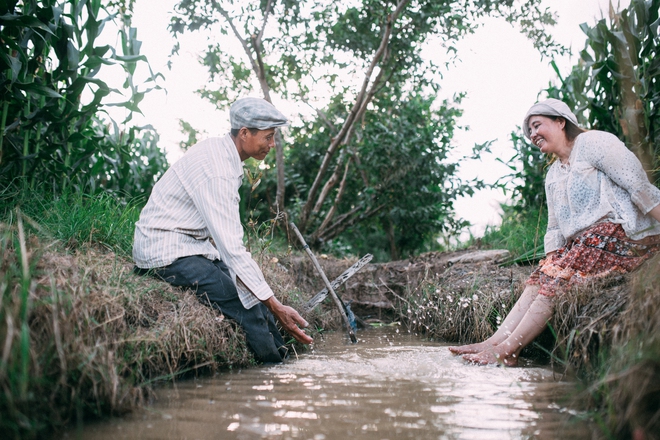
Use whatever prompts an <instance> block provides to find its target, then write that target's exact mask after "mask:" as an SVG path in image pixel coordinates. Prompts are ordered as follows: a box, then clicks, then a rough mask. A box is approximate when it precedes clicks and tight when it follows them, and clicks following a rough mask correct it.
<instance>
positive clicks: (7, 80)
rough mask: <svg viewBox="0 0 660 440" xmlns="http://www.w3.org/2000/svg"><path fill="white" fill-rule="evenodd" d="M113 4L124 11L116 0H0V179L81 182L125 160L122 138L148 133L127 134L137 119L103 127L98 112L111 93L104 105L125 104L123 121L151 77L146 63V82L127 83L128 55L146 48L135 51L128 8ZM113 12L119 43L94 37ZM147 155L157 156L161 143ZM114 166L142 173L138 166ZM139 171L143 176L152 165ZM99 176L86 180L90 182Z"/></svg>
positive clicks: (126, 144) (131, 69)
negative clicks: (105, 0) (114, 72)
mask: <svg viewBox="0 0 660 440" xmlns="http://www.w3.org/2000/svg"><path fill="white" fill-rule="evenodd" d="M111 8H112V9H114V10H115V12H114V13H113V12H112V11H111V10H110V9H111ZM120 11H123V12H128V10H127V9H126V8H125V6H124V5H121V4H117V3H115V2H113V3H110V4H109V6H108V7H106V6H104V5H103V4H102V2H101V0H24V1H21V2H19V1H17V0H5V1H2V2H0V97H1V98H2V108H0V184H2V185H7V184H9V183H10V182H12V181H14V180H16V179H20V180H22V181H23V182H24V183H25V184H29V185H31V186H33V187H34V186H35V185H36V184H47V185H48V186H49V187H50V188H52V190H53V191H54V192H55V193H60V192H62V191H63V190H65V189H67V188H68V187H70V186H71V185H74V186H78V187H86V188H89V185H90V182H89V180H90V178H94V177H95V176H94V173H95V172H97V173H98V172H100V171H101V169H104V170H105V171H106V173H105V174H106V175H108V174H112V173H109V172H108V171H107V170H108V169H112V168H113V167H115V165H116V164H114V163H113V161H115V162H117V161H121V162H122V163H125V162H126V161H125V158H123V157H121V155H122V153H121V152H122V151H125V150H126V149H127V148H128V149H129V150H131V151H133V152H134V153H139V154H142V153H144V151H140V148H137V149H136V148H132V147H134V146H136V145H137V146H139V145H142V144H143V143H149V142H151V140H153V139H154V135H153V134H146V138H145V139H144V140H143V141H142V142H137V144H136V143H135V142H136V139H137V137H138V135H139V134H140V132H141V130H140V129H137V128H133V129H131V130H130V131H129V133H128V134H120V133H119V132H120V131H121V130H118V129H117V128H116V127H114V128H115V129H114V132H113V133H109V131H110V129H109V128H108V127H104V125H105V124H106V123H109V124H111V125H112V124H113V123H111V122H105V121H106V119H107V117H106V116H104V115H103V113H104V112H105V110H104V106H106V105H109V104H104V100H106V99H108V97H116V96H120V97H121V98H120V99H119V100H118V101H119V102H117V103H114V104H112V105H116V106H122V107H125V108H127V109H128V110H129V116H128V117H127V120H126V121H124V122H128V120H130V117H131V114H132V112H134V111H139V109H138V103H139V102H140V101H141V100H142V98H143V97H144V94H145V93H147V92H148V91H149V90H151V89H152V88H154V87H158V86H157V85H155V81H156V80H157V77H158V75H154V74H153V73H151V76H150V78H149V79H148V82H152V83H153V85H152V86H151V87H150V88H149V87H147V88H144V87H143V88H140V87H137V86H136V85H135V84H134V83H133V74H134V73H135V69H136V66H137V63H140V62H146V58H145V57H144V56H143V55H140V54H139V48H140V41H139V40H137V38H136V30H135V29H134V28H131V27H130V20H129V18H128V17H129V16H128V15H124V14H121V13H120ZM120 19H121V23H120V29H119V34H120V35H119V36H120V40H121V51H118V50H116V49H115V48H114V47H112V46H111V45H100V44H99V43H98V42H97V40H98V38H99V36H100V35H101V33H102V31H103V29H104V27H105V26H106V24H108V22H111V21H113V20H120ZM110 65H115V66H120V67H121V68H122V69H123V72H124V75H125V82H124V84H123V88H124V90H125V91H127V93H126V95H127V97H123V94H122V93H121V91H120V90H117V89H113V88H111V87H109V86H108V84H107V83H106V82H104V81H103V80H102V79H100V78H99V72H100V71H101V70H102V69H103V68H104V66H110ZM144 131H145V132H152V131H153V130H151V129H149V128H148V127H147V128H145V129H144ZM118 143H119V144H122V145H121V147H120V145H119V144H118ZM138 144H139V145H138ZM154 154H156V155H158V152H157V151H156V150H154V149H153V148H152V149H151V150H150V152H149V154H147V155H146V156H144V157H143V158H142V159H144V160H147V161H149V160H150V159H152V158H153V157H149V155H151V156H153V155H154ZM144 160H142V161H143V162H144ZM101 162H105V163H103V164H101ZM137 162H138V161H136V163H137ZM155 163H157V164H163V163H164V157H163V154H162V153H160V156H159V157H158V158H157V160H156V161H155ZM115 168H117V167H115ZM90 171H91V173H90ZM115 171H122V172H131V173H134V174H135V173H137V174H139V173H143V171H142V170H141V169H140V168H139V167H134V169H131V170H126V169H123V170H119V169H118V168H117V169H116V170H115ZM159 171H160V170H159ZM148 173H152V174H151V175H149V176H147V175H146V174H148ZM143 174H144V176H145V178H146V179H147V180H149V179H151V181H153V177H154V175H157V174H158V172H156V173H153V171H152V170H151V169H149V170H148V172H147V173H143ZM131 179H134V178H133V177H130V176H129V177H126V178H124V177H121V176H119V175H116V176H114V181H113V182H112V185H114V186H116V187H126V186H127V181H130V180H131ZM102 180H103V179H101V181H99V182H92V185H91V187H92V189H95V188H98V186H99V185H102ZM117 180H119V183H117V182H116V181H117ZM122 180H124V181H122ZM131 192H132V191H131ZM138 192H141V190H138Z"/></svg>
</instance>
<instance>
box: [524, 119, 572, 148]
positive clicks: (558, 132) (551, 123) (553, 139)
mask: <svg viewBox="0 0 660 440" xmlns="http://www.w3.org/2000/svg"><path fill="white" fill-rule="evenodd" d="M528 124H529V131H530V139H531V141H532V143H533V144H534V145H536V146H537V147H539V149H540V150H541V152H542V153H545V154H558V155H561V153H563V152H564V147H565V145H566V143H567V139H566V133H565V132H564V126H565V125H566V121H564V119H562V118H556V119H553V118H549V117H547V116H542V115H534V116H532V117H530V118H529V122H528Z"/></svg>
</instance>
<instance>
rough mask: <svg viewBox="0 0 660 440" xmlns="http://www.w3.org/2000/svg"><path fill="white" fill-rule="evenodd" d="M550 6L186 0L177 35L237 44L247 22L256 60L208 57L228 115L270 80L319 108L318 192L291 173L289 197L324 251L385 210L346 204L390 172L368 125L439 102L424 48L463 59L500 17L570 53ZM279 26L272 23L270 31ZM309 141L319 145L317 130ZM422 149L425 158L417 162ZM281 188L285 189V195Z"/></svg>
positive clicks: (221, 47) (314, 164)
mask: <svg viewBox="0 0 660 440" xmlns="http://www.w3.org/2000/svg"><path fill="white" fill-rule="evenodd" d="M539 4H540V1H537V0H527V1H513V0H509V1H490V0H474V1H468V2H459V1H455V0H445V1H431V0H398V1H386V0H363V1H361V2H350V3H349V2H337V1H329V0H328V1H319V2H314V3H309V2H293V1H276V0H272V1H271V0H269V1H261V2H257V3H248V2H241V1H227V2H223V3H222V6H220V4H219V3H218V2H216V1H212V0H184V1H181V2H179V4H178V5H177V8H176V9H177V13H178V15H177V16H176V17H175V18H173V21H172V25H171V28H172V31H173V33H174V34H175V35H178V34H179V33H181V32H184V31H186V30H187V31H198V30H200V29H202V28H203V29H215V30H216V31H217V30H218V29H219V32H217V33H222V32H224V33H225V34H229V33H230V30H231V31H232V32H233V33H234V35H237V33H236V32H234V29H236V28H237V26H236V24H235V23H237V22H241V23H243V26H242V29H244V30H245V34H243V35H252V36H253V37H255V38H256V41H258V42H259V43H260V44H259V45H254V44H253V45H248V44H245V43H246V42H247V41H248V39H247V38H246V37H241V38H242V40H241V39H239V41H242V44H241V45H242V47H243V49H244V54H240V56H239V55H237V54H236V53H235V52H232V51H231V50H230V49H229V47H230V45H229V44H228V43H227V41H226V40H223V41H221V42H212V44H211V45H210V46H209V48H208V50H207V51H206V52H205V54H204V56H203V59H204V64H205V65H206V66H207V67H208V68H209V72H210V75H211V77H212V79H214V80H215V82H214V83H212V85H209V86H207V87H205V88H204V89H203V90H201V91H200V93H201V94H202V95H203V96H205V97H207V98H209V99H211V100H212V101H213V102H215V103H216V105H218V106H220V107H222V106H226V105H228V103H230V102H231V101H233V99H235V98H236V97H237V95H242V94H244V93H245V92H246V91H248V90H253V88H254V86H255V85H257V84H258V85H261V89H262V92H263V90H264V89H263V84H264V82H265V83H267V84H268V86H269V93H270V94H274V93H278V94H279V95H280V96H281V97H282V98H285V99H287V98H288V99H296V100H297V101H301V102H305V103H307V104H309V106H310V107H311V108H312V109H313V111H314V113H313V114H312V116H306V117H304V118H303V123H302V126H303V128H301V130H303V131H304V127H305V126H307V127H312V128H314V127H316V129H318V130H319V133H318V135H314V137H313V138H310V141H311V140H312V139H313V140H314V141H315V142H316V143H315V144H314V147H315V148H314V155H315V156H314V157H312V156H308V157H306V158H305V160H307V162H306V164H307V166H308V167H309V170H312V171H313V174H314V176H313V178H312V179H311V182H308V179H307V177H305V178H300V177H301V176H299V175H298V174H296V173H287V176H288V183H289V184H293V188H292V189H291V191H292V192H293V194H294V195H295V197H294V199H287V200H289V202H288V204H287V210H288V211H289V212H290V213H291V214H292V215H294V216H295V217H296V222H297V224H298V227H299V229H300V230H301V231H303V233H306V235H307V236H308V237H310V238H312V239H314V240H313V241H319V240H323V239H327V238H330V237H331V236H333V234H334V233H331V232H330V229H329V228H331V225H332V230H334V231H345V230H346V229H347V228H349V227H352V226H354V225H356V224H358V223H361V222H367V221H369V219H370V218H371V217H373V216H374V215H376V212H380V211H381V210H382V209H384V207H382V208H379V205H378V204H376V205H373V204H372V203H367V202H366V199H365V200H362V201H361V202H359V203H358V204H354V203H343V202H342V200H343V198H345V197H348V193H349V192H350V193H351V194H362V195H365V197H366V195H369V194H372V193H373V188H372V187H371V186H370V182H372V181H373V180H374V179H375V178H376V177H377V176H379V172H380V171H381V170H379V169H378V165H377V163H376V162H374V163H372V162H371V160H372V159H373V157H372V156H369V153H368V151H367V150H364V151H363V149H365V148H367V145H369V144H368V143H365V142H362V138H361V137H360V136H364V135H368V134H369V131H368V129H366V124H374V123H377V122H379V121H380V122H384V120H383V119H379V118H382V117H385V118H387V117H389V115H390V114H393V110H394V107H395V106H396V104H397V103H398V102H399V101H405V100H406V99H408V97H415V96H418V97H422V98H423V99H428V98H429V97H430V96H432V94H433V93H435V91H436V90H437V89H436V88H435V85H434V78H437V76H438V71H437V69H438V68H437V66H433V65H432V64H430V63H429V62H428V61H427V60H425V59H424V58H423V57H422V48H423V46H424V43H425V42H426V41H428V40H431V39H436V40H437V41H438V46H439V47H442V48H443V50H446V51H448V52H451V51H452V50H453V46H452V44H453V42H455V41H457V40H458V39H459V38H461V37H462V36H463V35H465V34H467V33H469V32H472V31H474V29H475V28H476V27H477V26H478V23H479V19H480V18H481V17H483V16H485V15H497V16H501V17H503V18H505V19H507V20H509V21H511V22H515V23H518V24H520V25H521V27H522V29H523V31H524V32H526V33H527V34H528V35H529V36H530V38H532V39H534V41H535V43H536V44H537V46H538V47H540V48H543V49H544V50H546V51H548V50H550V51H551V50H560V49H559V48H558V46H557V45H555V44H554V43H553V42H552V40H550V39H549V38H548V37H547V36H546V35H545V34H544V33H543V26H545V25H547V24H552V23H554V21H553V17H552V14H550V13H549V12H548V11H547V10H542V9H541V8H540V6H539ZM268 17H272V18H271V20H269V21H268V22H267V21H266V20H267V18H268ZM266 22H267V23H268V25H265V23H266ZM257 24H258V25H257ZM257 49H258V50H257ZM248 53H249V54H251V55H249V56H248V57H247V58H245V54H248ZM246 60H247V62H246ZM255 60H256V62H255ZM248 66H252V68H249V67H248ZM376 102H378V104H376ZM388 108H389V109H390V110H388ZM321 127H323V131H321ZM296 130H298V128H297V127H294V130H293V131H296ZM307 131H308V132H309V133H310V135H311V133H312V132H313V131H314V130H307ZM393 135H394V134H393ZM294 136H295V137H296V139H298V140H297V142H299V136H298V135H294ZM319 142H321V144H319ZM319 145H323V148H322V151H321V152H319V150H318V146H319ZM292 148H293V147H292ZM429 148H433V147H431V146H429ZM288 151H289V153H287V150H284V152H283V153H284V154H288V157H287V159H288V163H289V164H290V165H289V166H290V167H294V168H296V169H298V170H299V169H300V168H301V167H300V166H298V165H296V164H293V161H294V160H301V158H299V157H294V156H295V155H294V154H292V153H290V151H291V148H290V149H289V150H288ZM421 151H425V150H424V149H423V148H422V149H420V150H417V151H414V152H415V153H416V154H419V153H420V152H421ZM364 155H366V156H369V160H364V159H363V157H362V156H364ZM277 165H278V167H279V166H280V165H279V164H277ZM436 166H440V164H436ZM450 168H451V167H450ZM450 168H446V169H447V170H448V169H450ZM440 174H444V171H443V172H441V173H440ZM306 175H307V174H306ZM349 182H352V185H353V186H352V187H351V190H350V191H348V190H347V189H346V188H347V187H348V185H349ZM285 184H286V182H285ZM281 185H282V182H281V181H280V180H278V194H280V193H281V192H282V191H281V190H280V189H279V188H280V187H281ZM262 186H263V184H262ZM459 187H460V185H459ZM436 189H437V188H434V189H433V190H434V191H435V190H436ZM442 189H443V190H445V189H446V188H444V187H442ZM448 194H449V195H451V196H452V197H455V196H456V195H457V194H458V193H457V192H452V191H450V192H448ZM353 202H356V201H355V200H353ZM402 202H403V199H400V200H399V201H398V202H394V203H402ZM390 211H392V210H391V209H390ZM436 220H439V219H436ZM388 227H389V226H388Z"/></svg>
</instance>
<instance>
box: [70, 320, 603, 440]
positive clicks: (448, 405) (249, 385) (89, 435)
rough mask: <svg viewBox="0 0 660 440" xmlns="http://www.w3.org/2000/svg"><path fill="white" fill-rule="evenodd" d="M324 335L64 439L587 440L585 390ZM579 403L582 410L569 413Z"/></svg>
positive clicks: (383, 332)
mask: <svg viewBox="0 0 660 440" xmlns="http://www.w3.org/2000/svg"><path fill="white" fill-rule="evenodd" d="M357 336H358V340H359V341H358V343H357V344H350V343H349V341H348V338H347V336H346V335H345V334H344V333H341V332H334V333H330V334H325V335H323V336H322V337H318V336H317V340H316V343H315V345H314V347H313V350H310V351H308V352H306V353H304V354H301V355H298V356H297V357H296V356H295V355H294V356H292V358H293V359H292V360H289V361H287V362H286V363H284V364H279V365H269V366H260V367H254V368H249V369H245V370H240V371H234V372H228V373H221V374H217V375H215V376H211V377H202V378H197V379H190V380H185V381H181V382H177V383H176V384H169V385H164V386H161V387H159V388H158V389H157V390H156V400H155V402H154V403H153V404H151V405H149V406H148V407H147V408H145V409H142V410H138V411H135V412H133V413H131V414H129V415H128V416H126V417H123V418H116V419H112V420H108V421H103V422H96V423H91V424H87V425H85V426H84V427H81V428H79V429H77V430H73V431H70V432H68V433H66V434H65V435H64V437H63V438H65V439H94V440H103V439H108V440H109V439H262V438H266V439H313V440H340V439H345V438H348V437H351V438H359V439H379V440H382V439H408V438H411V439H537V438H538V439H562V440H569V439H585V438H591V437H592V434H593V433H594V432H595V426H594V425H593V424H591V423H590V422H588V421H587V419H586V417H585V415H584V413H583V412H581V411H580V410H579V408H576V405H577V404H576V403H575V402H573V401H574V400H575V399H569V398H570V397H571V396H573V395H574V394H575V393H576V390H577V385H578V384H577V382H575V381H572V380H562V378H561V376H560V375H559V374H556V373H554V372H553V371H552V369H550V367H548V366H547V365H535V364H533V363H531V362H529V361H527V360H525V359H521V360H520V364H521V365H522V367H518V368H504V367H498V366H487V367H479V366H476V365H470V364H467V363H465V362H464V361H463V360H462V359H461V358H460V357H455V356H453V355H452V354H451V353H449V351H448V350H447V348H446V345H445V344H440V343H436V342H428V341H425V340H423V339H422V338H420V337H418V336H415V335H411V334H409V333H408V332H407V331H406V330H405V329H403V328H399V327H383V328H378V329H370V330H363V331H359V332H358V333H357ZM571 402H572V403H571Z"/></svg>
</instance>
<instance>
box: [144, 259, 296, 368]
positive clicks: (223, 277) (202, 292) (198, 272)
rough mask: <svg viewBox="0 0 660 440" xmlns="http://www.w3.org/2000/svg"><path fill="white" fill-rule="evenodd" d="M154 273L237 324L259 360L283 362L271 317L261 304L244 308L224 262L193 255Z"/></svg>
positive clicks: (283, 348) (282, 352)
mask: <svg viewBox="0 0 660 440" xmlns="http://www.w3.org/2000/svg"><path fill="white" fill-rule="evenodd" d="M154 272H155V274H156V275H157V276H158V277H160V278H162V279H163V280H165V281H167V282H168V283H170V284H171V285H173V286H177V287H183V288H191V289H192V290H194V291H195V293H196V294H197V296H198V297H199V299H200V301H202V302H203V303H205V304H207V305H210V306H211V307H214V308H216V309H218V310H220V311H221V312H222V314H223V315H225V316H226V317H228V318H230V319H233V320H234V321H236V322H237V323H238V324H239V325H240V326H241V327H242V328H243V330H244V331H245V336H246V339H247V343H248V347H249V348H250V349H251V350H252V352H253V353H254V355H255V358H256V359H257V360H258V361H260V362H268V363H270V362H282V359H283V358H284V356H285V354H286V347H284V340H283V339H282V336H281V335H280V332H279V330H278V329H277V325H276V324H275V318H274V317H273V314H272V313H271V312H270V310H268V308H267V307H266V306H264V305H263V304H261V303H260V304H257V305H255V306H254V307H252V308H250V309H246V308H245V307H244V306H243V304H242V303H241V300H240V299H239V297H238V292H237V290H236V286H235V285H234V282H233V281H232V279H231V276H230V275H229V268H228V267H227V265H226V264H225V263H223V262H222V261H220V260H215V261H211V260H209V259H207V258H204V257H202V256H201V255H193V256H189V257H183V258H179V259H177V260H176V261H174V262H173V263H172V264H170V265H169V266H166V267H163V268H159V269H156V270H155V271H154Z"/></svg>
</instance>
